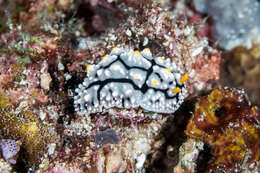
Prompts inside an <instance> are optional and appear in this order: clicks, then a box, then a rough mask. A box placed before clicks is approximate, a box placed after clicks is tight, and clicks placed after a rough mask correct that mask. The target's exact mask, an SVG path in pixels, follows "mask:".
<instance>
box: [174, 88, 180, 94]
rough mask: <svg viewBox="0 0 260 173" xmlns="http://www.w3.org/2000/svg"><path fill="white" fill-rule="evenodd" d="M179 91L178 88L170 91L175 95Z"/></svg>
mask: <svg viewBox="0 0 260 173" xmlns="http://www.w3.org/2000/svg"><path fill="white" fill-rule="evenodd" d="M180 91H181V89H180V88H179V87H176V88H174V89H173V90H172V93H173V94H177V93H179V92H180Z"/></svg>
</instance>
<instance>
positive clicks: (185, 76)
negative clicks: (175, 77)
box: [180, 73, 189, 83]
mask: <svg viewBox="0 0 260 173" xmlns="http://www.w3.org/2000/svg"><path fill="white" fill-rule="evenodd" d="M188 78H189V75H188V74H187V73H186V74H185V75H183V76H182V77H181V79H180V83H185V82H186V81H187V80H188Z"/></svg>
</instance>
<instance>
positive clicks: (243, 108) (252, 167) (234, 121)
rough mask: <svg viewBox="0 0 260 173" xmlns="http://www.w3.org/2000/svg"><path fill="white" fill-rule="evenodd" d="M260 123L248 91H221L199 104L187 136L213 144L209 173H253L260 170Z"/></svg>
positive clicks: (257, 111) (202, 99)
mask: <svg viewBox="0 0 260 173" xmlns="http://www.w3.org/2000/svg"><path fill="white" fill-rule="evenodd" d="M259 122H260V111H259V108H258V107H256V106H250V103H249V101H248V100H247V96H246V94H245V93H244V91H242V90H236V89H230V88H217V89H214V90H213V91H212V92H211V93H210V94H209V95H208V96H205V97H201V98H200V99H199V100H198V101H197V102H196V104H195V110H194V113H193V116H192V118H191V119H190V120H189V123H188V125H187V129H186V131H185V133H186V134H187V135H188V136H190V137H192V138H195V139H199V140H202V141H204V142H206V143H208V144H209V145H210V147H211V154H212V155H213V158H212V160H211V162H210V163H208V167H207V172H212V171H213V172H222V171H224V172H236V171H239V172H250V171H256V170H259V167H260V140H259V137H260V129H259Z"/></svg>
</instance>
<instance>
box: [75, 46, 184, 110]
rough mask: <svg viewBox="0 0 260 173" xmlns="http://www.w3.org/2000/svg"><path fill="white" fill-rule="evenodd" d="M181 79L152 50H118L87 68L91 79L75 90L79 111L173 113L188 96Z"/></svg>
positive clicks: (173, 67)
mask: <svg viewBox="0 0 260 173" xmlns="http://www.w3.org/2000/svg"><path fill="white" fill-rule="evenodd" d="M180 78H181V70H180V69H179V68H178V67H176V65H175V63H173V62H171V61H170V59H164V57H157V58H153V57H152V54H151V52H150V50H149V49H148V48H146V49H144V50H143V51H142V52H139V51H134V50H126V49H121V48H114V49H113V50H112V52H111V53H110V54H109V55H106V56H104V57H103V58H102V60H101V61H100V62H99V63H98V64H96V65H91V66H90V65H89V66H88V67H87V77H86V78H85V79H84V82H83V83H82V84H80V85H79V86H78V88H77V89H76V90H75V92H76V94H75V96H74V106H75V111H76V112H77V113H78V114H79V115H86V114H92V113H97V112H102V111H104V110H103V109H104V108H105V109H109V108H111V107H117V108H126V109H129V108H138V107H139V106H140V107H142V108H143V109H144V110H145V111H151V112H158V113H173V112H175V111H176V110H177V109H178V108H179V107H180V105H181V103H182V102H183V100H184V98H185V95H186V94H187V90H186V88H185V85H184V84H183V83H181V82H180ZM174 88H178V92H173V90H174Z"/></svg>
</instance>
